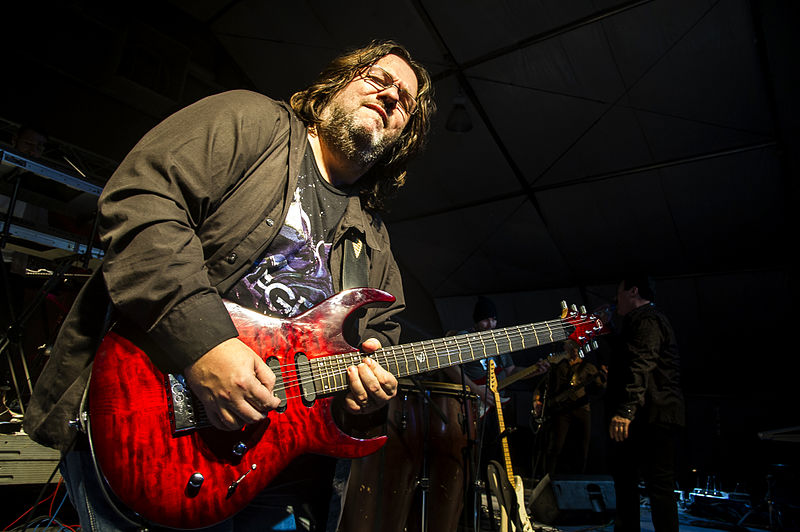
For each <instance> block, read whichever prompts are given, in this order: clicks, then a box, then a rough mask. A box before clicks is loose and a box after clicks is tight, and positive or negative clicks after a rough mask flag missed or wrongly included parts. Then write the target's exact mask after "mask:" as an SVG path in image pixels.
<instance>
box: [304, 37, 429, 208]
mask: <svg viewBox="0 0 800 532" xmlns="http://www.w3.org/2000/svg"><path fill="white" fill-rule="evenodd" d="M389 54H394V55H396V56H398V57H400V58H402V59H403V60H404V61H405V62H406V63H408V65H409V66H410V67H411V69H412V70H413V71H414V74H415V75H416V76H417V84H418V87H417V98H416V99H417V110H416V112H415V113H414V114H413V115H411V118H410V119H409V121H408V124H406V127H405V128H404V129H403V132H402V134H401V135H400V137H399V138H398V139H397V141H396V142H395V143H394V145H393V146H392V148H391V149H389V150H388V151H387V153H386V154H384V156H383V157H382V158H381V159H380V160H379V161H378V162H377V163H375V165H373V166H372V168H370V170H369V171H368V172H367V173H366V174H365V175H363V176H362V177H361V179H359V180H358V184H359V186H360V189H361V198H362V200H363V201H364V203H365V206H366V207H367V208H369V209H372V210H382V209H383V208H384V204H385V201H386V199H388V198H389V197H391V196H392V195H394V193H395V192H397V190H398V189H400V187H402V186H403V184H404V183H405V180H406V166H407V164H408V161H409V160H410V159H411V158H412V157H413V156H414V155H416V154H417V153H419V152H420V151H421V150H422V148H423V147H424V145H425V142H426V140H427V135H428V131H429V130H430V121H431V117H432V116H433V114H434V113H435V112H436V104H435V103H434V101H433V84H432V82H431V78H430V76H429V75H428V71H427V70H426V69H425V67H423V66H422V65H421V64H419V63H417V62H416V61H414V60H413V59H412V58H411V53H410V52H409V51H408V50H407V49H406V48H405V47H404V46H402V45H400V44H398V43H396V42H394V41H388V40H387V41H372V42H371V43H369V44H368V45H366V46H364V47H362V48H358V49H356V50H352V51H350V52H347V53H345V54H343V55H341V56H339V57H337V58H336V59H334V60H333V61H331V62H330V64H329V65H328V66H327V67H325V69H324V70H323V71H322V72H320V74H319V76H318V77H317V79H316V81H315V82H314V83H312V84H311V85H310V86H309V87H308V88H306V89H305V90H302V91H299V92H296V93H294V94H293V95H292V97H291V99H290V103H291V105H292V108H293V109H294V111H295V113H297V115H298V116H299V117H300V119H301V120H302V121H303V122H304V123H305V124H306V125H307V126H316V125H318V124H320V123H321V121H322V120H321V118H320V117H321V115H322V111H323V110H324V109H325V107H326V106H327V105H328V103H330V101H331V99H332V98H333V97H334V96H335V95H336V93H338V92H339V91H340V90H342V89H343V88H344V87H345V86H346V85H347V84H348V83H350V82H351V81H353V80H354V79H355V78H356V76H358V75H359V74H361V72H363V71H364V69H366V68H367V67H368V66H370V65H371V64H373V63H375V62H376V61H378V60H379V59H381V58H382V57H384V56H387V55H389Z"/></svg>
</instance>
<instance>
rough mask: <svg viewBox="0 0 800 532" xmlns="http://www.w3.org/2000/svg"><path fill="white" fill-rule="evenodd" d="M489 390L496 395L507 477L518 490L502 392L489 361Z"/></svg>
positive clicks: (498, 422)
mask: <svg viewBox="0 0 800 532" xmlns="http://www.w3.org/2000/svg"><path fill="white" fill-rule="evenodd" d="M489 389H490V390H491V391H492V393H493V394H494V404H495V411H496V412H497V426H498V429H499V430H500V443H501V445H502V446H503V461H504V462H505V467H506V475H507V476H508V482H509V484H511V487H512V488H514V489H515V490H516V489H517V486H516V480H515V479H514V468H513V467H512V466H511V451H510V450H509V448H508V438H507V435H506V434H505V431H506V423H505V420H504V419H503V407H502V405H501V403H500V391H499V390H498V388H497V377H496V376H495V375H494V360H490V361H489Z"/></svg>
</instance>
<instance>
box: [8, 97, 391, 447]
mask: <svg viewBox="0 0 800 532" xmlns="http://www.w3.org/2000/svg"><path fill="white" fill-rule="evenodd" d="M307 143H308V140H307V132H306V127H305V125H304V124H303V123H302V122H301V121H300V120H299V119H298V118H297V117H296V116H295V115H294V112H293V111H292V109H291V108H290V107H289V106H288V105H286V104H283V103H279V102H276V101H274V100H271V99H269V98H267V97H265V96H263V95H260V94H256V93H253V92H249V91H231V92H227V93H223V94H219V95H215V96H211V97H208V98H205V99H203V100H200V101H199V102H197V103H195V104H192V105H190V106H188V107H186V108H184V109H182V110H180V111H178V112H177V113H175V114H173V115H172V116H170V117H168V118H167V119H165V120H164V121H163V122H162V123H161V124H159V125H157V126H156V127H155V128H153V129H152V130H151V131H150V132H148V133H147V134H146V135H145V136H144V137H143V138H142V139H141V140H140V141H139V142H138V143H137V144H136V146H135V147H134V148H133V150H132V151H131V152H130V153H129V154H128V155H127V157H126V158H125V159H124V160H123V162H122V163H121V165H120V167H119V168H118V169H117V170H116V172H115V173H114V175H113V176H112V177H111V179H110V180H109V181H108V184H107V185H106V187H105V188H104V190H103V193H102V195H101V197H100V200H99V209H100V234H101V237H102V239H103V243H104V245H105V246H106V248H107V252H106V257H105V259H104V262H103V264H102V268H100V269H98V271H97V272H95V274H94V275H93V276H92V277H91V279H90V280H89V281H87V284H86V285H85V286H84V287H83V289H82V290H81V292H80V294H79V295H78V298H77V299H76V302H75V304H74V305H73V307H72V309H71V310H70V312H69V314H68V315H67V317H66V319H65V321H64V324H63V325H62V328H61V330H60V331H59V335H58V338H57V339H56V342H55V344H54V346H53V351H52V355H51V358H50V360H49V362H48V364H47V366H46V367H45V369H44V370H43V372H42V374H41V375H40V377H39V378H38V380H37V382H36V387H35V390H34V394H33V397H32V398H31V401H30V404H29V406H28V409H27V410H26V413H25V420H24V429H25V431H26V432H27V433H28V434H29V435H30V436H31V438H32V439H33V440H35V441H37V442H38V443H41V444H43V445H47V446H50V447H54V448H56V449H60V450H62V451H64V450H66V449H67V448H68V447H69V445H70V442H71V441H72V440H73V439H74V437H75V434H76V431H74V430H73V429H70V428H69V427H68V422H69V421H70V420H73V419H76V418H77V417H78V414H79V407H80V404H81V398H82V396H83V392H84V390H85V388H86V385H87V382H88V379H89V376H90V371H91V364H92V360H93V358H94V353H95V351H96V349H97V346H98V344H99V342H100V340H101V339H102V337H103V335H104V334H105V332H106V325H107V323H108V322H109V319H108V318H109V311H111V314H112V317H113V319H115V320H119V321H121V322H123V323H124V324H125V328H126V331H130V332H132V334H134V336H136V335H138V336H140V337H141V338H142V339H143V340H144V341H146V342H147V344H148V346H161V347H162V348H161V349H158V348H154V349H152V350H150V349H148V351H147V353H148V356H150V358H151V359H153V361H154V363H155V364H156V365H157V366H158V367H159V369H161V370H162V371H164V372H180V371H182V370H183V369H184V368H185V367H186V366H188V365H189V364H191V363H192V362H194V361H195V360H197V359H198V358H199V357H200V356H202V355H203V354H204V353H206V352H207V351H208V350H210V349H211V348H212V347H214V346H216V345H218V344H219V343H221V342H223V341H224V340H227V339H230V338H233V337H236V336H237V332H236V329H235V327H234V326H233V323H232V321H231V319H230V316H229V315H228V313H227V311H226V310H225V307H224V306H223V303H222V298H221V296H220V294H222V293H225V292H226V291H227V290H228V288H230V287H231V286H232V285H233V284H234V283H235V282H236V281H237V280H238V279H239V278H240V277H241V276H242V275H244V273H245V272H246V270H247V268H248V267H250V265H251V264H252V263H253V261H255V260H256V259H257V258H258V257H259V256H260V255H261V254H262V253H263V252H264V250H265V249H266V248H267V246H269V244H270V242H271V241H272V239H273V238H274V237H275V236H276V234H277V233H278V231H279V230H280V228H281V226H282V225H283V222H284V219H285V217H286V213H287V210H288V208H289V204H290V203H291V200H292V195H293V192H294V189H295V187H296V184H297V176H298V173H299V169H300V163H301V160H302V157H303V154H304V153H305V149H306V146H307ZM350 228H355V229H356V230H357V231H358V232H359V233H361V234H362V235H363V240H364V241H365V242H366V249H367V258H368V272H369V273H368V275H369V285H370V286H372V287H375V288H380V289H382V290H385V291H387V292H390V293H392V294H393V295H394V296H395V297H396V298H397V301H396V302H395V303H394V304H393V305H391V306H390V307H388V308H381V309H369V310H368V311H367V312H366V314H365V315H364V316H362V317H361V318H360V319H359V322H358V331H357V334H358V336H359V337H360V338H361V340H364V339H366V338H369V337H375V338H377V339H378V340H380V341H381V343H382V344H383V345H391V344H394V343H397V340H398V338H399V334H400V328H399V325H398V324H397V323H396V322H394V321H393V320H392V319H391V317H392V316H393V315H394V314H396V313H397V312H399V311H401V310H402V309H403V308H404V300H403V290H402V283H401V280H400V272H399V269H398V267H397V264H396V263H395V260H394V257H393V256H392V253H391V249H390V243H389V237H388V233H387V232H386V227H385V225H383V223H382V222H381V220H380V219H379V218H378V217H376V216H373V215H372V214H370V213H369V212H367V211H365V210H363V209H362V208H361V204H360V201H359V199H358V197H353V198H351V199H350V203H349V204H348V206H347V209H346V211H345V214H344V216H343V217H342V221H341V223H340V226H339V227H338V228H337V230H336V232H335V235H334V241H333V247H332V249H331V255H330V261H331V273H332V275H333V285H334V287H335V288H337V289H340V288H341V265H342V262H343V253H342V249H343V242H344V239H343V236H344V233H345V232H346V231H348V230H349V229H350Z"/></svg>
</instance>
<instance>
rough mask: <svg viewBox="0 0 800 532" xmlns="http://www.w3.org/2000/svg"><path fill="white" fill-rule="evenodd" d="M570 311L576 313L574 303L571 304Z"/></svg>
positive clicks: (576, 309)
mask: <svg viewBox="0 0 800 532" xmlns="http://www.w3.org/2000/svg"><path fill="white" fill-rule="evenodd" d="M570 309H571V310H572V312H578V307H577V306H576V305H575V303H573V304H572V306H571V307H570Z"/></svg>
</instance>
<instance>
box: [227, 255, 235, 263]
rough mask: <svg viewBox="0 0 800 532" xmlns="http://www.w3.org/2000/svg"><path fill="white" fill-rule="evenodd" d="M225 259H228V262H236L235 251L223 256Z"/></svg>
mask: <svg viewBox="0 0 800 532" xmlns="http://www.w3.org/2000/svg"><path fill="white" fill-rule="evenodd" d="M225 260H227V261H228V264H233V263H234V262H236V253H231V254H230V255H228V256H227V257H226V258H225Z"/></svg>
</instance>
